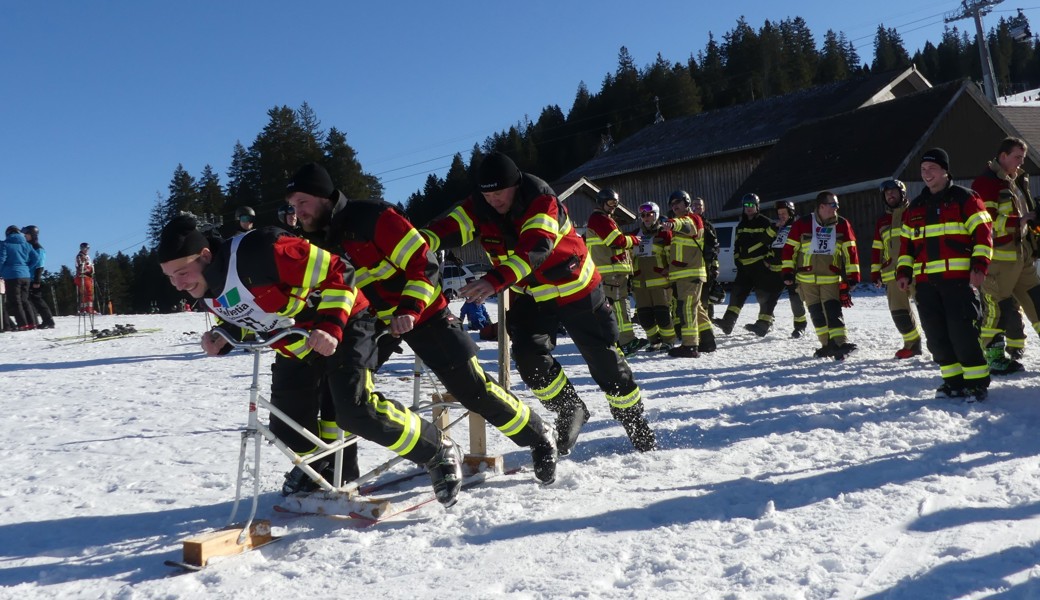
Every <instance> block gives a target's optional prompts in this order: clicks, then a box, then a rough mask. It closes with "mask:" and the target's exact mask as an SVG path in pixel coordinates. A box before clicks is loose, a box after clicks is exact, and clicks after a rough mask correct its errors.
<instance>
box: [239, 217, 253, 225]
mask: <svg viewBox="0 0 1040 600" xmlns="http://www.w3.org/2000/svg"><path fill="white" fill-rule="evenodd" d="M238 220H239V221H241V222H243V223H251V222H252V221H253V217H250V216H245V217H239V218H238Z"/></svg>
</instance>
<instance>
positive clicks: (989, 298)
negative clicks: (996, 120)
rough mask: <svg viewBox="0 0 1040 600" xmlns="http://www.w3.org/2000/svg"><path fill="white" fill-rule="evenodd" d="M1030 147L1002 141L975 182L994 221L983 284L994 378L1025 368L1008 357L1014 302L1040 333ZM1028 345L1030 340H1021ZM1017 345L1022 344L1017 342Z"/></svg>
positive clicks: (985, 328)
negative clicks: (1028, 168)
mask: <svg viewBox="0 0 1040 600" xmlns="http://www.w3.org/2000/svg"><path fill="white" fill-rule="evenodd" d="M1026 150H1027V146H1026V143H1025V142H1024V141H1022V140H1021V139H1019V138H1014V137H1009V138H1006V139H1005V140H1004V141H1002V142H1001V143H1000V147H999V148H998V149H997V157H996V158H994V159H993V160H991V161H990V162H989V164H988V165H987V166H986V170H985V171H983V173H982V174H981V175H979V176H978V177H976V178H975V181H973V182H972V184H971V189H973V190H974V191H975V192H976V193H977V194H978V195H979V196H980V197H981V198H982V201H983V202H985V203H986V210H987V211H989V215H990V218H991V219H993V262H991V263H990V265H989V272H988V273H987V274H986V281H985V283H983V285H982V292H983V296H982V300H983V307H984V315H985V317H984V319H983V322H982V345H983V346H985V348H986V361H987V362H988V363H989V372H990V374H991V375H1007V374H1009V373H1014V372H1015V371H1020V370H1022V363H1020V362H1018V361H1017V360H1015V359H1013V358H1009V357H1008V356H1006V355H1005V354H1004V349H1005V346H1006V345H1008V341H1007V340H1006V339H1005V332H1006V330H1008V329H1009V323H1008V319H1009V317H1011V318H1014V315H1009V314H1005V311H1006V312H1007V313H1011V312H1012V311H1014V310H1015V308H1014V305H1013V304H1012V302H1009V301H1010V300H1012V299H1013V300H1014V301H1015V302H1017V303H1018V305H1019V306H1020V307H1021V308H1022V311H1023V312H1025V314H1026V318H1027V319H1029V322H1030V323H1032V325H1033V329H1034V330H1036V331H1037V332H1038V333H1040V317H1038V311H1040V277H1038V276H1037V272H1036V263H1035V262H1034V261H1035V260H1036V258H1037V256H1036V253H1035V248H1036V242H1037V231H1035V230H1036V229H1037V227H1038V224H1040V221H1038V220H1037V216H1036V204H1035V203H1034V201H1033V197H1032V195H1031V194H1030V193H1029V175H1027V174H1026V172H1025V171H1024V170H1023V169H1022V164H1023V163H1024V162H1025V160H1026ZM1020 343H1021V344H1022V346H1024V345H1025V343H1024V340H1020ZM1016 345H1017V344H1016Z"/></svg>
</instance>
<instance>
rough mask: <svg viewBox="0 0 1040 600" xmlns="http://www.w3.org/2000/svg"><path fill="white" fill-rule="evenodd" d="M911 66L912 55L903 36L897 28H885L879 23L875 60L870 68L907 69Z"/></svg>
mask: <svg viewBox="0 0 1040 600" xmlns="http://www.w3.org/2000/svg"><path fill="white" fill-rule="evenodd" d="M908 66H910V55H909V54H907V52H906V48H904V47H903V38H902V37H901V36H900V35H899V32H897V31H896V30H895V29H885V26H884V25H878V30H877V33H876V34H875V35H874V62H872V63H871V65H870V68H871V70H873V71H874V72H879V71H890V70H894V69H905V68H906V67H908Z"/></svg>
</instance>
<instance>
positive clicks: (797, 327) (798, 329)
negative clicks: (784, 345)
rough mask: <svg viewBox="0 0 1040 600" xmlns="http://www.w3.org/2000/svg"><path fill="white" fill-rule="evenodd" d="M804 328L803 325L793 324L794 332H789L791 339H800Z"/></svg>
mask: <svg viewBox="0 0 1040 600" xmlns="http://www.w3.org/2000/svg"><path fill="white" fill-rule="evenodd" d="M805 327H806V324H805V323H795V324H794V331H792V332H791V337H792V338H793V339H798V338H800V337H802V334H804V333H805Z"/></svg>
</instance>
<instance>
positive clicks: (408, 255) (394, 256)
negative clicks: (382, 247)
mask: <svg viewBox="0 0 1040 600" xmlns="http://www.w3.org/2000/svg"><path fill="white" fill-rule="evenodd" d="M422 245H423V239H422V236H421V235H419V232H418V231H416V230H414V229H410V230H408V232H407V233H405V236H404V237H403V238H401V241H399V242H397V246H395V247H394V251H393V252H391V253H390V260H391V261H392V262H393V263H394V264H395V265H397V266H398V267H400V268H401V269H404V267H405V265H407V264H408V261H410V260H412V255H413V254H415V252H416V251H417V250H418V249H419V248H421V247H422Z"/></svg>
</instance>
